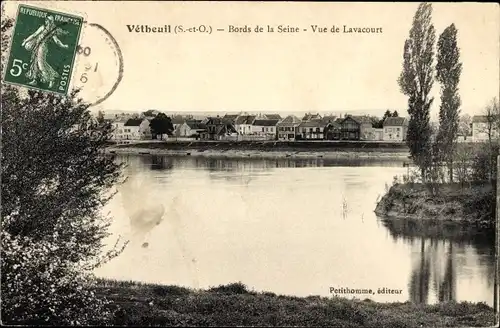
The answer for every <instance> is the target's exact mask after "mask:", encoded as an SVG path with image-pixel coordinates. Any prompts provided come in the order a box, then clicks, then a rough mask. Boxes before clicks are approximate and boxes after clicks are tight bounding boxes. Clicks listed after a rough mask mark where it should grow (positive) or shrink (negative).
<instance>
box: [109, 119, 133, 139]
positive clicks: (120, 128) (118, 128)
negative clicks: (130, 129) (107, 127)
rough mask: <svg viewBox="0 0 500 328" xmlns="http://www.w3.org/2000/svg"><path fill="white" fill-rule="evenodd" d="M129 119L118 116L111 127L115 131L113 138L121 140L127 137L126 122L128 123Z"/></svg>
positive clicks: (112, 134)
mask: <svg viewBox="0 0 500 328" xmlns="http://www.w3.org/2000/svg"><path fill="white" fill-rule="evenodd" d="M128 120H129V119H128V118H125V117H118V118H116V119H115V120H113V121H112V122H111V128H112V129H113V132H112V133H111V140H114V141H119V140H123V139H125V133H124V130H125V123H127V121H128Z"/></svg>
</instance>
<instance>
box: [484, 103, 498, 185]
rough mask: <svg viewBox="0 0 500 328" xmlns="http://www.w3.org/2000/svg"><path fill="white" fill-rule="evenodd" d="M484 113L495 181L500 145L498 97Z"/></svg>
mask: <svg viewBox="0 0 500 328" xmlns="http://www.w3.org/2000/svg"><path fill="white" fill-rule="evenodd" d="M484 114H485V117H486V132H487V135H488V155H489V156H488V159H489V160H488V162H489V171H490V180H491V182H492V183H493V181H494V180H495V176H496V174H495V172H496V159H497V156H498V146H499V143H498V139H499V137H500V104H499V102H498V99H497V98H496V97H495V98H493V99H492V100H491V101H490V103H489V104H488V105H487V106H486V108H485V110H484Z"/></svg>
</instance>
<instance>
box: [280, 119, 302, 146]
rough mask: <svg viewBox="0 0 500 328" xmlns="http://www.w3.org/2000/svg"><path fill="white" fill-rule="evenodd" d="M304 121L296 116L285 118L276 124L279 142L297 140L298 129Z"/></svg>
mask: <svg viewBox="0 0 500 328" xmlns="http://www.w3.org/2000/svg"><path fill="white" fill-rule="evenodd" d="M300 123H302V121H301V120H300V119H299V118H298V117H297V116H295V115H289V116H287V117H285V118H284V119H283V120H282V121H281V122H278V124H276V128H277V129H278V140H295V134H296V130H297V127H298V126H299V125H300Z"/></svg>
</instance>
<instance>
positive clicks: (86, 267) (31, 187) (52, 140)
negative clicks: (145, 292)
mask: <svg viewBox="0 0 500 328" xmlns="http://www.w3.org/2000/svg"><path fill="white" fill-rule="evenodd" d="M9 21H11V20H10V19H9V18H6V17H4V12H3V7H2V27H1V29H2V53H1V54H2V63H4V60H3V59H4V58H5V55H6V51H7V49H8V47H6V45H8V32H11V29H10V27H12V24H9V23H8V22H9ZM1 95H2V97H1V108H2V116H1V124H2V125H1V128H2V154H1V156H2V170H1V180H2V206H1V213H2V220H1V245H2V247H1V257H0V261H1V272H2V275H1V292H2V300H1V315H2V320H3V322H4V323H7V324H22V325H39V324H42V323H47V322H50V324H55V325H68V324H83V325H85V324H93V323H94V324H95V323H96V321H95V320H99V319H101V318H100V316H101V315H104V314H106V310H105V308H104V305H105V302H104V301H103V300H102V299H100V298H97V297H96V296H95V295H94V294H93V292H92V290H91V289H90V288H89V287H90V286H91V285H92V282H93V280H92V278H93V275H92V272H93V270H94V268H96V267H98V266H99V265H101V264H102V263H104V262H106V261H107V260H109V259H111V258H112V257H114V256H116V255H117V254H119V252H120V251H121V250H122V249H123V248H119V247H115V248H113V249H112V250H110V251H109V252H104V251H103V248H102V246H103V241H104V238H106V237H107V236H108V235H109V233H108V231H107V228H108V226H109V224H110V219H111V218H110V217H108V216H105V215H103V214H102V207H103V206H104V205H105V204H106V203H107V202H108V201H109V199H110V198H111V196H112V195H110V193H109V191H110V188H111V187H112V186H113V185H114V184H115V183H116V182H118V180H119V179H120V174H121V165H120V164H117V163H115V161H114V159H113V158H112V157H108V156H106V155H104V153H103V152H102V150H103V148H104V147H105V146H106V142H107V140H108V139H109V137H110V132H111V131H110V129H109V128H107V127H104V126H102V125H97V124H95V123H94V122H93V120H92V116H91V113H90V111H89V110H88V105H87V104H85V103H84V102H83V101H82V100H81V99H77V92H72V93H71V94H70V95H69V96H67V97H61V96H59V95H55V94H52V93H42V92H37V91H27V92H26V89H24V88H18V87H12V86H9V85H5V84H4V83H3V82H2V88H1ZM117 245H118V244H117Z"/></svg>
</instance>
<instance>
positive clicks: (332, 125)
mask: <svg viewBox="0 0 500 328" xmlns="http://www.w3.org/2000/svg"><path fill="white" fill-rule="evenodd" d="M325 118H326V117H324V118H323V121H324V122H328V125H327V126H326V127H325V131H324V137H325V139H327V140H340V138H341V135H342V121H343V119H341V118H336V119H331V118H326V119H325Z"/></svg>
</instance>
